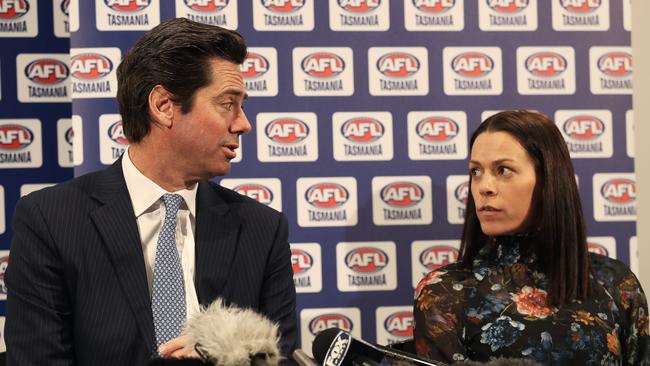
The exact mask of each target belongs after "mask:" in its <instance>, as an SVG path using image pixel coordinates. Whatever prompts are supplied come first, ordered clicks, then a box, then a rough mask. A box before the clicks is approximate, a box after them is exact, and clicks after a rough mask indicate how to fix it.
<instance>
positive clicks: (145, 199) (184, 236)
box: [122, 149, 199, 319]
mask: <svg viewBox="0 0 650 366" xmlns="http://www.w3.org/2000/svg"><path fill="white" fill-rule="evenodd" d="M122 172H123V173H124V180H125V181H126V187H127V189H128V190H129V196H131V204H132V205H133V212H134V213H135V217H136V220H137V224H138V232H139V234H140V242H141V243H142V252H143V254H144V265H145V269H146V271H147V283H148V285H149V295H150V296H151V287H152V283H153V269H154V264H155V262H156V247H157V246H158V236H159V234H160V229H161V228H162V225H163V221H164V220H165V205H164V204H163V201H162V196H163V195H164V194H165V193H176V194H179V195H181V196H182V197H183V201H184V203H182V204H181V207H180V208H179V210H178V213H177V214H176V248H177V249H178V255H179V256H180V259H181V266H182V268H183V282H184V284H185V305H186V309H187V312H186V314H187V318H188V319H189V318H191V317H192V315H194V314H196V313H198V312H199V300H198V298H197V296H196V288H195V287H194V278H195V271H194V267H195V266H194V263H195V260H194V259H195V258H194V229H195V223H196V190H197V186H198V184H194V185H193V186H192V187H191V188H190V189H182V190H180V191H176V192H167V191H165V190H164V189H162V188H161V187H160V186H159V185H157V184H156V183H154V182H153V181H152V180H151V179H149V178H147V177H146V176H145V175H144V174H142V173H141V172H140V171H139V170H138V168H136V167H135V165H133V162H132V161H131V158H130V157H129V150H128V149H127V150H126V151H125V152H124V155H123V156H122Z"/></svg>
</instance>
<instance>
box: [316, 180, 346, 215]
mask: <svg viewBox="0 0 650 366" xmlns="http://www.w3.org/2000/svg"><path fill="white" fill-rule="evenodd" d="M349 198H350V193H349V192H348V190H347V189H345V187H343V186H342V185H340V184H338V183H317V184H314V185H313V186H311V187H309V188H308V189H307V192H305V200H307V202H308V203H309V204H310V205H312V206H314V207H316V208H325V209H329V208H337V207H341V206H343V205H344V204H345V203H346V202H348V199H349Z"/></svg>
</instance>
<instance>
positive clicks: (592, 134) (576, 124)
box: [562, 116, 605, 140]
mask: <svg viewBox="0 0 650 366" xmlns="http://www.w3.org/2000/svg"><path fill="white" fill-rule="evenodd" d="M562 128H563V129H564V133H566V134H567V135H568V136H569V137H571V138H572V139H576V140H593V139H596V138H598V137H600V136H601V135H602V134H603V133H604V132H605V124H604V123H603V121H601V120H600V119H598V118H596V117H594V116H575V117H571V118H569V119H568V120H567V121H566V122H564V125H562Z"/></svg>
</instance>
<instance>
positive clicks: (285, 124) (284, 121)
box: [264, 118, 309, 144]
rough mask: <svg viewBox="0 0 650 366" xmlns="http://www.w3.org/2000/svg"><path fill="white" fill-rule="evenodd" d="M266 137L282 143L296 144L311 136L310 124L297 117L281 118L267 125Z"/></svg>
mask: <svg viewBox="0 0 650 366" xmlns="http://www.w3.org/2000/svg"><path fill="white" fill-rule="evenodd" d="M264 133H265V134H266V137H268V138H269V139H271V140H273V141H274V142H277V143H281V144H295V143H298V142H301V141H303V140H304V139H306V138H307V136H309V126H307V124H306V123H305V122H303V121H301V120H299V119H296V118H279V119H276V120H273V121H271V122H270V123H269V124H268V125H266V129H265V130H264Z"/></svg>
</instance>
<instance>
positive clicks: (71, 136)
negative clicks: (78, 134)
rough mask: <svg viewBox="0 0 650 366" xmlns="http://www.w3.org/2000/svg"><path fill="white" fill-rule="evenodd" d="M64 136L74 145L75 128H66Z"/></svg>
mask: <svg viewBox="0 0 650 366" xmlns="http://www.w3.org/2000/svg"><path fill="white" fill-rule="evenodd" d="M63 138H64V139H65V142H67V143H68V145H70V146H72V142H73V141H74V130H73V129H72V127H70V128H68V129H67V130H65V134H64V135H63Z"/></svg>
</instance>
